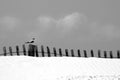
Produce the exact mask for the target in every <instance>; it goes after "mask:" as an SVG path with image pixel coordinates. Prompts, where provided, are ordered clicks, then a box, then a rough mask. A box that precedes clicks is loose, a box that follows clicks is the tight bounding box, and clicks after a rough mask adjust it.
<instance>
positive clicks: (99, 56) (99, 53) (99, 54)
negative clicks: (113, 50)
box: [98, 50, 101, 58]
mask: <svg viewBox="0 0 120 80" xmlns="http://www.w3.org/2000/svg"><path fill="white" fill-rule="evenodd" d="M98 58H101V51H100V50H98Z"/></svg>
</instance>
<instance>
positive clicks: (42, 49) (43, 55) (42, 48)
mask: <svg viewBox="0 0 120 80" xmlns="http://www.w3.org/2000/svg"><path fill="white" fill-rule="evenodd" d="M41 53H42V57H45V51H44V46H43V45H42V46H41Z"/></svg>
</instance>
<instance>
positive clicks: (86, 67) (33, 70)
mask: <svg viewBox="0 0 120 80" xmlns="http://www.w3.org/2000/svg"><path fill="white" fill-rule="evenodd" d="M89 75H92V76H93V75H98V76H100V75H102V76H105V75H106V76H107V75H108V76H112V75H120V60H119V59H98V58H67V57H50V58H47V57H45V58H43V57H38V58H36V57H25V56H9V57H0V80H63V78H64V77H68V76H89ZM79 80H82V79H80V78H79Z"/></svg>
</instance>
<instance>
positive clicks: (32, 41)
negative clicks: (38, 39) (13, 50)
mask: <svg viewBox="0 0 120 80" xmlns="http://www.w3.org/2000/svg"><path fill="white" fill-rule="evenodd" d="M34 42H35V38H32V40H31V41H28V42H25V43H26V44H29V43H34Z"/></svg>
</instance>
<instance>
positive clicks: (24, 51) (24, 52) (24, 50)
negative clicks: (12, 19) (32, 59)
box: [22, 45, 27, 56]
mask: <svg viewBox="0 0 120 80" xmlns="http://www.w3.org/2000/svg"><path fill="white" fill-rule="evenodd" d="M22 47H23V54H24V55H25V56H26V55H27V54H26V48H25V45H23V46H22Z"/></svg>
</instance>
